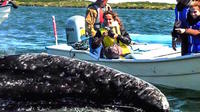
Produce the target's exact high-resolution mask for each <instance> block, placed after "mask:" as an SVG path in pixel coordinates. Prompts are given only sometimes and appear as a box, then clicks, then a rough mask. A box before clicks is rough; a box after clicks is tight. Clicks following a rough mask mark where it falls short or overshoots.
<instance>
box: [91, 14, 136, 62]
mask: <svg viewBox="0 0 200 112" xmlns="http://www.w3.org/2000/svg"><path fill="white" fill-rule="evenodd" d="M103 17H104V24H103V27H102V28H100V29H99V30H98V31H97V33H96V35H95V36H94V40H93V42H92V48H93V49H95V48H97V47H98V46H100V45H103V50H102V54H104V55H105V56H106V58H109V59H113V58H115V59H118V58H125V59H134V56H133V55H132V53H131V50H130V48H129V45H130V44H131V38H130V36H129V34H128V33H127V31H126V30H125V28H124V26H123V24H122V22H121V21H120V19H119V17H118V15H117V14H116V13H114V12H112V11H106V12H105V13H104V16H103Z"/></svg>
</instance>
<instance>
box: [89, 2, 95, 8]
mask: <svg viewBox="0 0 200 112" xmlns="http://www.w3.org/2000/svg"><path fill="white" fill-rule="evenodd" d="M88 9H96V4H95V3H91V4H90V5H88Z"/></svg>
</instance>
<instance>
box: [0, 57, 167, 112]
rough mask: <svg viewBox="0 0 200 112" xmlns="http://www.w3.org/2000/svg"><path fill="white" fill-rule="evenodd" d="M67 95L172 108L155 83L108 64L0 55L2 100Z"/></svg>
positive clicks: (153, 110) (155, 111) (163, 111)
mask: <svg viewBox="0 0 200 112" xmlns="http://www.w3.org/2000/svg"><path fill="white" fill-rule="evenodd" d="M64 98H71V99H76V101H77V100H78V101H79V100H81V101H82V102H87V103H82V104H83V105H86V106H87V104H88V105H89V104H91V105H93V104H95V105H114V106H116V107H117V106H118V107H134V108H138V109H139V110H142V111H146V112H167V111H169V108H170V107H169V103H168V101H167V98H166V97H165V95H164V94H163V93H162V92H161V91H160V90H159V89H157V88H156V87H154V86H153V85H151V84H149V83H148V82H145V81H143V80H141V79H139V78H137V77H134V76H133V75H129V74H126V73H122V72H119V71H117V70H114V69H111V68H108V67H106V66H102V65H98V64H93V63H89V62H86V61H80V60H76V59H71V58H67V57H61V56H53V55H48V54H21V55H10V56H3V57H1V58H0V100H5V99H9V100H12V101H20V102H23V101H26V102H27V101H28V102H29V101H34V102H37V101H46V100H47V101H56V100H57V99H64ZM91 105H90V106H91ZM0 108H2V106H0Z"/></svg>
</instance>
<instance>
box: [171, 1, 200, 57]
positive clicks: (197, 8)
mask: <svg viewBox="0 0 200 112" xmlns="http://www.w3.org/2000/svg"><path fill="white" fill-rule="evenodd" d="M187 22H188V28H176V29H175V30H176V31H177V32H178V33H179V34H187V35H189V36H188V53H187V54H191V53H199V52H200V5H197V4H196V5H193V6H191V7H190V10H189V13H188V18H187Z"/></svg>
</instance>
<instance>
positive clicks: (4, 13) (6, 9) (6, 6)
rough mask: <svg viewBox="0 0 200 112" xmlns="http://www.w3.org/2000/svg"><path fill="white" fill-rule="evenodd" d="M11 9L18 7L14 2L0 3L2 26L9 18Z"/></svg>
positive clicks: (6, 0)
mask: <svg viewBox="0 0 200 112" xmlns="http://www.w3.org/2000/svg"><path fill="white" fill-rule="evenodd" d="M11 7H13V8H17V7H18V6H17V5H16V4H15V3H14V2H13V1H12V0H4V1H3V2H2V1H0V24H1V23H2V22H3V21H4V20H6V19H7V18H8V15H9V14H10V12H11Z"/></svg>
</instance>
